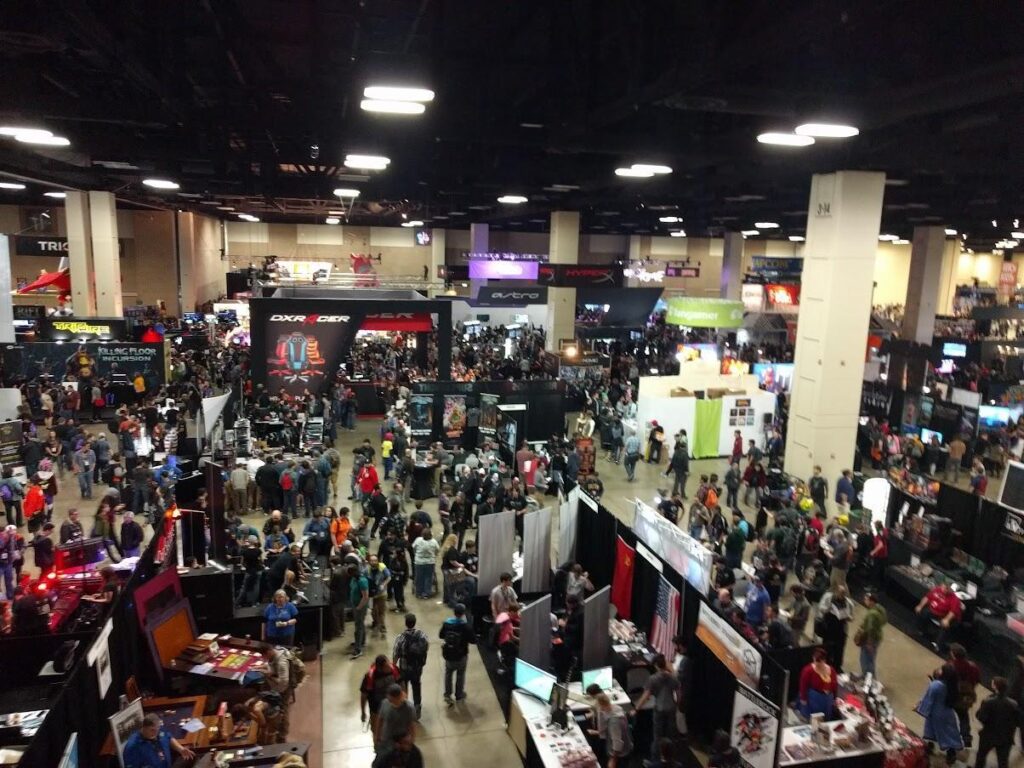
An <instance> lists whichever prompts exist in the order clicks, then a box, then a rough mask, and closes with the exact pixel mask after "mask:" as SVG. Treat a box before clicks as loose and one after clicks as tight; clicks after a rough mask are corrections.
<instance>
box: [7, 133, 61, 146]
mask: <svg viewBox="0 0 1024 768" xmlns="http://www.w3.org/2000/svg"><path fill="white" fill-rule="evenodd" d="M14 140H15V141H20V142H21V143H22V144H39V145H42V146H45V147H67V146H70V145H71V141H70V140H69V139H65V138H64V137H63V136H43V135H41V134H38V133H18V134H15V136H14Z"/></svg>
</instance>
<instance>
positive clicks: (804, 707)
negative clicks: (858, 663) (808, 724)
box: [800, 648, 839, 720]
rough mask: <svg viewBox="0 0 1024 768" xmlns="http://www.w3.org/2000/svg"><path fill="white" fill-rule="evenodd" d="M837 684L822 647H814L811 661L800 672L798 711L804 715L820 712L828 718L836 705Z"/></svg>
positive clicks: (833, 670) (808, 716) (833, 671)
mask: <svg viewBox="0 0 1024 768" xmlns="http://www.w3.org/2000/svg"><path fill="white" fill-rule="evenodd" d="M838 690H839V685H838V683H837V682H836V671H835V669H833V667H832V665H831V664H829V663H828V654H827V653H826V652H825V649H824V648H815V649H814V653H813V655H812V656H811V663H810V664H808V665H807V666H806V667H804V668H803V670H802V671H801V672H800V712H801V714H803V716H804V717H806V718H810V716H811V715H814V714H818V713H821V714H823V715H825V719H826V720H830V719H831V718H832V716H833V714H834V711H835V706H836V694H837V692H838Z"/></svg>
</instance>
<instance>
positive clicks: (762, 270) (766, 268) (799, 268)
mask: <svg viewBox="0 0 1024 768" xmlns="http://www.w3.org/2000/svg"><path fill="white" fill-rule="evenodd" d="M750 271H751V272H752V273H753V274H755V275H760V276H761V277H764V278H776V279H778V278H780V277H799V276H800V274H801V273H802V272H803V271H804V260H803V259H800V258H795V257H792V256H782V257H780V256H752V257H751V259H750Z"/></svg>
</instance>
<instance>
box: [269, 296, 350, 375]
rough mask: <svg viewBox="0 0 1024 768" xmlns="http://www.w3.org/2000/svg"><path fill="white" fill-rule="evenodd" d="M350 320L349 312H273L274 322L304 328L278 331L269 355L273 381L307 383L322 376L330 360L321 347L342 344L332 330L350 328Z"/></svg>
mask: <svg viewBox="0 0 1024 768" xmlns="http://www.w3.org/2000/svg"><path fill="white" fill-rule="evenodd" d="M349 319H350V318H349V316H348V315H280V314H279V315H271V316H270V322H271V323H282V324H285V323H286V324H289V325H298V326H301V328H302V329H303V330H294V331H291V332H289V333H280V334H278V336H277V340H276V341H275V342H274V348H273V350H272V352H271V354H270V355H269V356H268V357H267V375H268V376H269V377H270V381H271V382H273V381H274V380H275V379H276V380H277V381H279V382H282V383H286V384H293V385H294V384H298V385H308V384H310V383H311V382H314V381H315V380H318V379H320V378H321V377H323V375H324V369H325V367H326V365H327V361H326V360H325V359H324V356H323V353H322V351H321V350H322V349H323V348H324V347H325V346H330V345H332V344H336V343H340V341H341V339H340V338H338V339H336V338H334V336H335V335H336V333H337V331H336V330H333V329H338V328H345V327H347V324H348V321H349ZM306 329H308V330H306ZM314 329H317V330H314ZM268 341H269V339H268ZM272 389H276V388H273V387H272Z"/></svg>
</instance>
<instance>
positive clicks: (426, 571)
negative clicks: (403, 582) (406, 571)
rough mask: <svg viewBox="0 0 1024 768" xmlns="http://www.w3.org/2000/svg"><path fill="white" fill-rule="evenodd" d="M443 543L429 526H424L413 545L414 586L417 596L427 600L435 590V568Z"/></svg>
mask: <svg viewBox="0 0 1024 768" xmlns="http://www.w3.org/2000/svg"><path fill="white" fill-rule="evenodd" d="M440 551H441V545H440V544H438V543H437V541H436V540H435V539H434V538H433V536H432V535H431V533H430V529H429V528H424V529H423V532H422V533H421V534H420V537H419V538H418V539H416V541H414V542H413V545H412V573H413V586H414V588H415V592H416V597H417V598H419V599H420V600H426V599H427V598H429V597H430V595H431V593H433V591H434V568H435V566H436V565H437V554H438V552H440Z"/></svg>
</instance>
